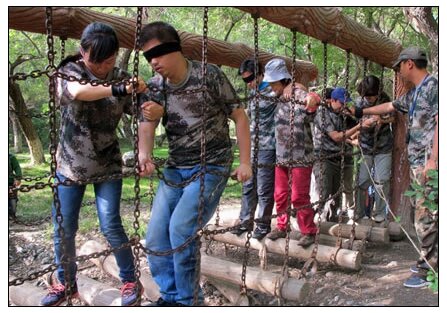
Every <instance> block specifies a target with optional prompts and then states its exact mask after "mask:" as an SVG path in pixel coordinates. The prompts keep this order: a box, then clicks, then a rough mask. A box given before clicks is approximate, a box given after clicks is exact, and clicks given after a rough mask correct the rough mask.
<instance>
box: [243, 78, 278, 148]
mask: <svg viewBox="0 0 447 313" xmlns="http://www.w3.org/2000/svg"><path fill="white" fill-rule="evenodd" d="M259 93H260V94H261V95H263V96H265V97H272V88H271V87H270V86H269V84H268V83H265V82H263V83H261V84H260V85H259ZM250 96H252V97H254V96H255V90H251V92H250ZM275 109H276V102H275V99H273V98H272V100H269V99H266V98H264V97H259V107H258V110H259V121H258V125H259V127H258V128H259V131H258V138H259V150H275ZM247 114H248V117H249V119H250V134H251V149H252V150H253V149H254V147H255V135H256V101H255V99H252V100H250V101H249V103H248V108H247Z"/></svg>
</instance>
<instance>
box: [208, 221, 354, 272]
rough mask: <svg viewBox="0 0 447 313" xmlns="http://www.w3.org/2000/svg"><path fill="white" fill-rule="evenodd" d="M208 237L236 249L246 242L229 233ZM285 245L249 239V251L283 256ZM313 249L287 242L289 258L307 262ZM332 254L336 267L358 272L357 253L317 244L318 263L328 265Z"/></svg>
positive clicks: (278, 242) (278, 241)
mask: <svg viewBox="0 0 447 313" xmlns="http://www.w3.org/2000/svg"><path fill="white" fill-rule="evenodd" d="M208 229H209V230H213V229H217V228H216V227H215V226H209V228H208ZM210 237H211V239H212V240H216V241H219V242H223V243H228V244H232V245H235V246H238V247H245V243H246V241H247V239H246V237H245V236H237V235H234V234H232V233H229V232H227V233H224V234H218V235H211V236H210ZM285 245H286V240H285V239H283V238H280V239H276V240H275V241H272V240H270V239H267V238H264V239H262V241H259V240H256V239H253V238H251V239H250V248H251V249H254V250H261V249H264V246H265V249H266V250H267V252H271V253H276V254H280V255H284V251H285ZM313 247H314V245H311V246H309V247H307V248H303V247H300V246H298V245H297V243H296V240H293V239H291V240H290V242H289V256H291V257H295V258H300V259H305V260H307V259H309V258H310V257H311V254H312V249H313ZM333 254H335V262H336V264H337V265H338V266H340V267H343V268H347V269H352V270H356V271H357V270H360V267H361V261H362V255H361V253H360V252H359V251H352V250H347V249H340V250H338V252H337V248H335V247H328V246H325V245H322V244H319V245H318V251H317V256H316V259H317V261H318V262H323V263H328V262H330V261H331V256H332V255H333Z"/></svg>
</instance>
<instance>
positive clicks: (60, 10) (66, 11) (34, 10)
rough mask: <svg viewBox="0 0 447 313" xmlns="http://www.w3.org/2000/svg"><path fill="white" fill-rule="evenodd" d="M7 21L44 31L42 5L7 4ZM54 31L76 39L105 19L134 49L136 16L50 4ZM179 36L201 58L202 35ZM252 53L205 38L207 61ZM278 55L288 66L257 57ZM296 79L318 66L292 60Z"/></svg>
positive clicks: (312, 74) (235, 63) (235, 61)
mask: <svg viewBox="0 0 447 313" xmlns="http://www.w3.org/2000/svg"><path fill="white" fill-rule="evenodd" d="M8 12H9V14H8V25H9V28H10V29H15V30H21V31H27V32H34V33H41V34H46V28H45V18H46V14H45V7H9V8H8ZM52 18H53V35H54V36H60V37H66V38H73V39H79V38H80V37H81V35H82V31H83V29H84V28H85V27H86V26H87V25H88V24H89V23H91V22H94V21H99V22H104V23H108V24H110V25H111V26H113V28H114V29H115V31H116V33H117V35H118V39H119V42H120V45H121V47H123V48H128V49H133V48H134V37H135V19H128V18H124V17H119V16H114V15H109V14H103V13H100V12H96V11H92V10H90V9H86V8H82V7H66V8H65V7H56V8H53V13H52ZM178 32H179V35H180V38H181V40H182V49H183V53H184V54H185V56H186V57H188V58H191V59H194V60H201V59H202V35H196V34H192V33H187V32H184V31H180V30H179V31H178ZM253 55H254V49H252V48H250V47H249V46H247V45H244V44H241V43H230V42H226V41H222V40H217V39H213V38H208V62H210V63H214V64H218V65H226V66H230V67H234V68H239V66H240V64H241V63H242V61H243V60H244V59H245V58H247V57H250V56H253ZM277 57H280V58H282V59H284V60H285V61H286V62H287V65H288V67H289V70H290V71H291V68H292V59H291V58H288V57H283V56H279V55H275V54H272V53H267V52H263V51H260V52H259V60H260V62H261V63H262V64H265V63H267V62H268V61H269V60H270V59H272V58H277ZM295 68H296V76H295V77H296V81H298V82H300V83H302V84H304V85H306V86H307V85H308V83H309V82H310V81H313V80H315V79H316V78H317V76H318V69H317V67H316V66H315V65H314V64H312V63H311V62H308V61H301V60H297V61H296V62H295Z"/></svg>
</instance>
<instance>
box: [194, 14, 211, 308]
mask: <svg viewBox="0 0 447 313" xmlns="http://www.w3.org/2000/svg"><path fill="white" fill-rule="evenodd" d="M207 55H208V7H204V8H203V37H202V88H203V91H202V93H203V96H202V105H201V130H200V195H199V207H198V214H197V231H198V230H199V229H200V227H201V226H202V212H203V209H204V206H205V197H204V194H205V175H206V124H205V123H206V114H207V109H206V103H205V99H206V92H207V66H208V64H207V62H208V60H207ZM200 247H201V238H200V236H199V237H197V239H196V255H195V259H196V266H195V279H194V280H195V281H194V299H193V305H198V304H199V291H200V259H201V255H200Z"/></svg>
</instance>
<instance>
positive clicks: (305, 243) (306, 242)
mask: <svg viewBox="0 0 447 313" xmlns="http://www.w3.org/2000/svg"><path fill="white" fill-rule="evenodd" d="M314 242H315V235H303V236H302V237H301V238H300V239H299V240H298V242H297V245H298V246H301V247H303V248H306V247H309V246H310V245H311V244H313V243H314Z"/></svg>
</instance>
